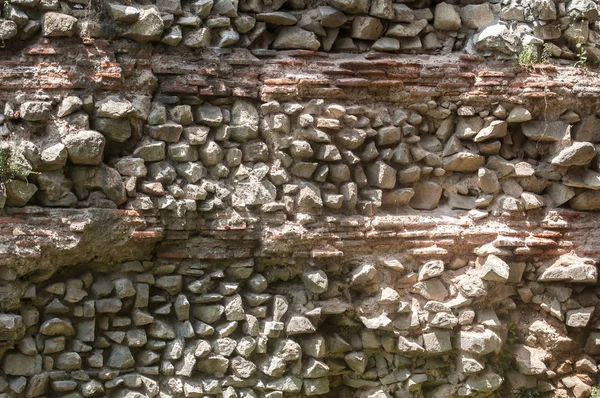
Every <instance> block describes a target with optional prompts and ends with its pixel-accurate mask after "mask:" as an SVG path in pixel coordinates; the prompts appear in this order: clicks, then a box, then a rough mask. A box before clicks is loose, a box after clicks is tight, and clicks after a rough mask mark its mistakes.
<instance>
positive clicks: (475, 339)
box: [457, 329, 502, 355]
mask: <svg viewBox="0 0 600 398" xmlns="http://www.w3.org/2000/svg"><path fill="white" fill-rule="evenodd" d="M457 342H458V348H459V349H460V350H462V351H465V352H468V353H470V354H475V355H487V354H489V353H491V352H500V350H501V349H502V339H500V337H498V335H497V334H496V333H494V332H492V331H491V330H489V329H486V330H484V331H483V332H476V331H465V330H461V331H460V332H459V333H458V340H457Z"/></svg>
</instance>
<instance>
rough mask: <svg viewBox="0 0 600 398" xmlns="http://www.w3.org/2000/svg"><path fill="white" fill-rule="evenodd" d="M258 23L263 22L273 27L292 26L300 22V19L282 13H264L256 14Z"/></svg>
mask: <svg viewBox="0 0 600 398" xmlns="http://www.w3.org/2000/svg"><path fill="white" fill-rule="evenodd" d="M256 20H257V21H263V22H266V23H268V24H270V25H273V26H281V25H284V26H291V25H295V24H296V23H297V22H298V18H296V17H295V16H293V15H292V14H290V13H287V12H282V11H274V12H263V13H259V14H256Z"/></svg>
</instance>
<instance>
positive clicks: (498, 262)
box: [480, 254, 510, 282]
mask: <svg viewBox="0 0 600 398" xmlns="http://www.w3.org/2000/svg"><path fill="white" fill-rule="evenodd" d="M509 272H510V269H509V266H508V264H506V263H505V262H504V260H502V259H501V258H500V257H498V256H496V255H494V254H490V255H489V256H487V258H486V259H485V262H484V263H483V264H482V265H481V268H480V275H481V278H482V279H484V280H486V281H494V282H504V281H506V280H508V276H509Z"/></svg>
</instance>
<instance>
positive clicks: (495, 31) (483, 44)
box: [473, 23, 520, 55]
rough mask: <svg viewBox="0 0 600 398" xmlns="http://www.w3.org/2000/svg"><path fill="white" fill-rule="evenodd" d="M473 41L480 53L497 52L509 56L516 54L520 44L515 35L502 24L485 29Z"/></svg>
mask: <svg viewBox="0 0 600 398" xmlns="http://www.w3.org/2000/svg"><path fill="white" fill-rule="evenodd" d="M473 41H474V43H475V46H476V47H477V48H478V49H479V50H481V51H498V52H501V53H504V54H509V55H512V54H515V53H517V51H518V50H519V43H520V40H519V38H518V37H517V35H516V34H515V33H514V32H513V31H511V30H510V29H509V28H508V26H506V25H505V24H503V23H498V24H496V25H491V26H488V27H486V28H485V29H483V31H481V33H479V34H477V35H476V36H475V37H474V38H473Z"/></svg>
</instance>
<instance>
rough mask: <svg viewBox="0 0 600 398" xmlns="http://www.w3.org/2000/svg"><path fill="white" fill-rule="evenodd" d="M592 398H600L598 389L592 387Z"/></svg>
mask: <svg viewBox="0 0 600 398" xmlns="http://www.w3.org/2000/svg"><path fill="white" fill-rule="evenodd" d="M590 398H600V395H598V388H597V387H596V386H594V387H592V394H591V395H590Z"/></svg>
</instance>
